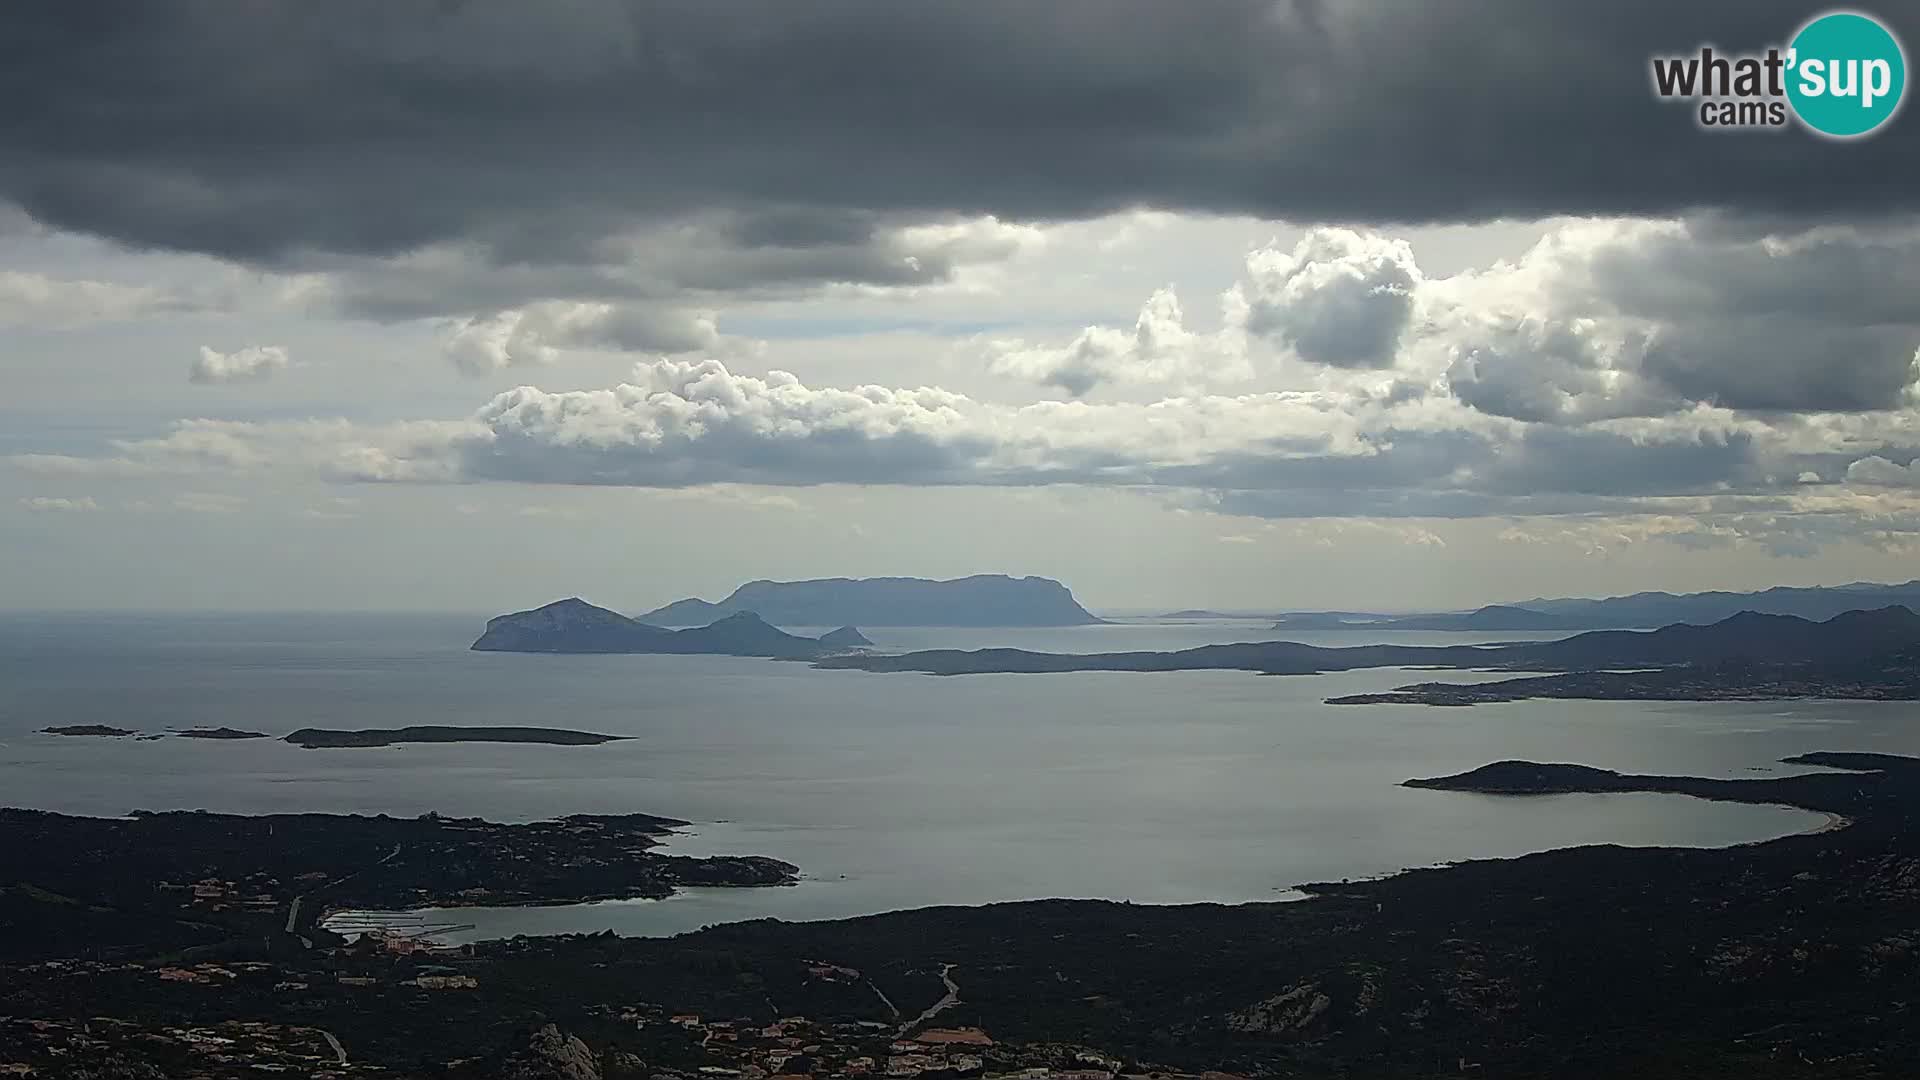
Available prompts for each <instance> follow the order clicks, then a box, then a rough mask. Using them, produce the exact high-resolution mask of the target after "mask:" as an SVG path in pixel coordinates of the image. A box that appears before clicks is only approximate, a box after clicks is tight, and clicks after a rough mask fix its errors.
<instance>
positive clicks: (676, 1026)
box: [0, 753, 1920, 1080]
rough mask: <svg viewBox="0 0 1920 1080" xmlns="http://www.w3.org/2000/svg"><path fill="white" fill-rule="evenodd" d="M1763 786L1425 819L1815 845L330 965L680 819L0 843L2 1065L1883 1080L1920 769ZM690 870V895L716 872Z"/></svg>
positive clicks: (1897, 1006) (284, 826) (1906, 965)
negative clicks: (1524, 813)
mask: <svg viewBox="0 0 1920 1080" xmlns="http://www.w3.org/2000/svg"><path fill="white" fill-rule="evenodd" d="M1788 760H1789V762H1790V763H1792V764H1797V765H1805V766H1810V767H1817V768H1819V769H1820V770H1821V771H1817V772H1816V771H1810V772H1804V773H1797V774H1793V775H1784V776H1777V777H1767V778H1764V779H1751V780H1720V779H1710V778H1699V777H1687V776H1635V775H1628V774H1620V773H1614V772H1609V771H1607V770H1602V769H1592V768H1586V767H1582V766H1577V765H1565V764H1549V763H1536V762H1524V761H1509V762H1499V763H1495V764H1493V765H1489V766H1485V767H1483V768H1480V769H1475V770H1472V771H1470V772H1467V773H1463V774H1460V775H1457V776H1451V777H1440V778H1435V779H1424V780H1414V781H1409V784H1410V785H1411V786H1415V787H1419V788H1425V789H1430V791H1429V792H1428V793H1427V794H1426V795H1424V796H1423V797H1430V798H1432V799H1435V800H1444V799H1461V798H1486V797H1500V798H1534V797H1542V796H1563V795H1566V794H1568V793H1602V794H1612V793H1634V795H1635V797H1639V795H1640V793H1646V792H1665V793H1676V794H1685V795H1692V796H1698V797H1704V798H1713V799H1731V800H1737V801H1740V802H1749V803H1763V804H1783V805H1787V806H1794V807H1800V808H1803V809H1806V810H1810V811H1815V812H1818V813H1822V814H1825V815H1828V816H1829V817H1830V818H1832V819H1834V820H1837V821H1839V822H1841V823H1843V824H1844V827H1840V828H1825V829H1812V830H1809V831H1806V832H1802V833H1798V834H1795V835H1791V836H1786V837H1782V838H1780V839H1776V840H1771V841H1768V842H1764V843H1759V844H1748V845H1741V846H1737V847H1732V848H1725V849H1687V848H1630V847H1614V846H1600V847H1585V848H1573V849H1565V850H1560V851H1550V852H1545V853H1541V854H1537V855H1530V856H1525V857H1522V858H1517V859H1501V860H1484V861H1474V862H1467V863H1461V864H1456V865H1452V866H1447V867H1440V868H1435V869H1425V870H1415V871H1409V872H1406V873H1401V874H1397V875H1393V876H1390V877H1386V878H1381V879H1372V880H1365V881H1351V882H1338V883H1325V884H1317V885H1306V886H1303V889H1304V891H1305V892H1306V893H1307V894H1308V895H1309V897H1310V899H1308V900H1306V901H1304V902H1297V903H1252V904H1240V905H1219V904H1190V905H1173V906H1160V905H1149V904H1125V903H1110V902H1104V901H1088V900H1043V901H1031V902H1025V903H1014V904H994V905H987V906H983V907H937V908H926V909H921V910H917V911H902V912H894V913H890V914H885V915H876V916H871V917H867V918H859V919H845V920H837V921H830V922H805V923H782V922H778V921H774V920H757V921H753V922H746V923H736V924H732V925H725V926H717V927H712V928H709V929H706V930H702V931H700V932H697V933H692V934H686V935H682V936H680V937H676V938H671V939H633V938H618V937H615V936H613V935H611V934H596V935H585V936H566V937H550V938H527V937H521V938H514V939H512V940H506V941H492V942H481V943H476V944H473V945H467V946H459V947H445V946H438V945H436V944H435V943H434V942H433V940H432V939H431V938H421V937H410V936H402V935H397V934H387V935H379V934H374V935H366V936H362V937H360V938H358V939H356V940H351V941H349V940H346V939H344V938H342V937H341V936H339V935H335V934H332V933H330V932H328V931H326V930H324V929H322V928H321V927H320V925H319V923H320V914H321V913H322V912H323V911H324V910H327V909H331V908H336V907H340V906H378V907H389V908H392V907H409V906H417V905H421V904H430V903H517V902H545V901H554V900H561V899H568V898H581V897H593V896H603V895H634V894H640V895H648V894H657V893H659V892H660V891H662V890H664V889H670V888H672V887H675V886H677V885H681V884H691V883H695V882H703V881H711V880H714V879H715V878H718V879H719V880H721V881H726V882H729V883H733V884H759V883H778V882H780V881H785V880H791V868H790V867H785V866H784V865H783V864H770V863H765V862H758V861H743V862H740V863H735V864H725V863H717V861H715V860H690V861H681V862H673V861H656V860H669V859H670V857H668V856H663V855H659V854H657V853H655V852H653V851H651V850H650V845H651V843H652V841H653V839H654V838H655V837H656V836H657V835H658V830H660V829H663V828H665V827H668V826H670V825H671V824H672V822H670V821H668V820H666V819H658V818H648V817H645V816H640V815H634V816H631V817H613V818H605V817H573V818H565V819H561V820H559V821H555V822H546V823H537V824H534V825H528V826H506V825H494V824H489V823H486V822H477V821H470V820H462V819H440V818H434V817H427V818H421V819H394V818H381V817H374V818H366V817H341V816H333V815H277V816H267V817H234V816H228V815H213V814H156V815H138V816H135V817H133V818H131V819H125V820H104V819H92V818H68V817H61V816H59V815H52V814H44V813H38V812H32V811H5V812H0V849H4V850H6V851H8V852H9V853H10V854H11V855H14V856H16V857H12V858H10V859H9V861H8V863H7V865H6V867H5V870H4V871H3V872H0V881H4V882H5V883H6V884H5V886H4V887H3V888H0V1066H3V1067H7V1068H9V1069H10V1070H11V1074H14V1075H23V1076H30V1077H38V1076H47V1077H53V1076H59V1077H89V1078H92V1077H100V1078H105V1077H113V1078H137V1080H165V1078H169V1077H174V1076H199V1077H209V1078H216V1080H239V1078H241V1077H249V1076H257V1075H261V1074H262V1073H280V1074H285V1075H298V1076H314V1077H320V1076H336V1077H347V1076H353V1077H369V1078H374V1080H401V1078H409V1080H424V1078H427V1077H435V1078H443V1080H534V1078H539V1080H550V1078H566V1080H641V1078H652V1080H735V1078H737V1080H745V1078H748V1077H763V1078H772V1077H778V1076H790V1077H799V1076H814V1077H822V1078H845V1080H853V1078H858V1077H879V1076H889V1077H901V1078H908V1077H920V1078H944V1077H970V1076H982V1077H996V1076H997V1077H1028V1076H1031V1077H1046V1078H1047V1080H1132V1078H1140V1080H1148V1078H1158V1080H1171V1078H1179V1077H1191V1078H1196V1080H1199V1078H1209V1080H1232V1078H1237V1077H1265V1076H1288V1077H1304V1078H1313V1080H1332V1078H1335V1077H1359V1076H1366V1077H1375V1076H1378V1077H1408V1078H1425V1080H1437V1078H1439V1077H1458V1076H1462V1075H1466V1076H1486V1077H1554V1078H1556V1080H1562V1078H1567V1080H1601V1078H1609V1080H1611V1078H1614V1077H1620V1076H1635V1077H1654V1078H1662V1080H1680V1078H1687V1080H1693V1078H1698V1077H1729V1078H1731V1077H1741V1078H1752V1080H1800V1078H1809V1077H1816V1076H1817V1077H1850V1078H1867V1077H1893V1076H1902V1075H1907V1074H1908V1073H1909V1072H1910V1071H1911V1066H1912V1063H1913V1062H1914V1061H1915V1060H1920V1025H1917V1024H1915V1023H1914V1022H1913V1016H1912V1015H1911V1014H1912V1009H1913V1003H1912V1000H1911V999H1912V993H1911V991H1912V988H1913V986H1914V985H1915V980H1916V979H1917V978H1920V934H1916V932H1915V930H1914V916H1913V913H1914V912H1915V911H1916V910H1920V828H1916V827H1915V826H1916V825H1920V760H1916V759H1912V758H1905V757H1896V756H1892V755H1884V754H1860V753H1812V754H1803V755H1799V756H1796V757H1794V758H1791V759H1788ZM706 867H711V869H709V868H706Z"/></svg>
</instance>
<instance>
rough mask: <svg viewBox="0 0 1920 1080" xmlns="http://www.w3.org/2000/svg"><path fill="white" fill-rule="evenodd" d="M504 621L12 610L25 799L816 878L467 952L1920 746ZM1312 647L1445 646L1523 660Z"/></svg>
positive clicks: (1160, 641)
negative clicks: (818, 660) (359, 824)
mask: <svg viewBox="0 0 1920 1080" xmlns="http://www.w3.org/2000/svg"><path fill="white" fill-rule="evenodd" d="M483 621H484V619H483V618H482V617H477V616H445V615H434V616H425V615H423V616H333V615H326V616H244V617H243V616H231V617H227V616H219V617H215V616H188V617H166V618H162V617H151V616H108V615H102V616H71V615H59V616H37V615H36V616H28V615H3V616H0V804H4V805H14V806H31V807H41V808H46V809H52V810H61V811H66V812H70V813H82V814H123V813H125V812H127V811H129V810H133V809H175V808H205V809H209V810H224V811H242V812H268V811H296V810H318V811H340V812H365V813H376V812H386V813H391V814H397V815H413V814H419V813H423V812H425V811H428V810H436V811H440V812H442V813H448V814H473V815H481V816H485V817H489V818H494V819H497V820H529V819H537V818H541V817H547V816H552V815H558V814H565V813H573V812H602V813H617V812H626V811H645V812H651V813H658V814H665V815H670V816H674V817H680V818H686V819H689V820H692V821H694V822H695V823H696V824H695V825H694V827H693V828H692V829H691V830H689V831H688V834H687V835H685V836H683V837H681V838H680V839H677V840H675V841H674V843H673V844H672V846H671V847H670V848H669V849H668V850H670V851H680V852H686V853H690V854H706V853H741V854H764V855H772V856H776V857H778V858H782V859H786V860H788V861H789V862H793V863H795V864H797V865H799V866H800V867H801V868H802V870H803V871H804V872H805V874H806V880H805V882H804V883H803V884H801V885H799V886H798V887H795V888H787V889H706V890H692V891H689V892H687V893H685V894H683V895H681V896H678V897H675V898H673V899H670V900H666V901H651V902H649V901H636V902H621V903H607V904H594V905H575V906H570V907H561V908H536V909H513V910H485V909H478V910H476V909H462V910H461V911H459V912H458V913H456V914H453V915H450V916H448V917H449V918H452V919H455V920H456V921H459V922H470V923H474V924H476V929H475V930H474V931H472V933H471V935H470V936H498V935H502V934H513V933H538V932H559V931H571V930H599V929H607V928H612V929H615V930H618V931H620V932H622V933H631V934H663V933H676V932H679V931H682V930H687V929H692V928H695V927H698V926H700V925H703V924H707V923H713V922H724V921H728V920H732V919H743V918H756V917H761V916H774V917H778V918H787V919H808V918H829V917H838V916H845V915H855V914H865V913H870V912H876V911H884V910H890V909H895V908H902V907H916V906H923V905H928V904H944V903H982V902H988V901H996V900H1014V899H1029V898H1036V897H1049V896H1071V897H1106V898H1112V899H1130V900H1134V901H1138V902H1151V903H1173V902H1183V901H1199V900H1218V901H1246V900H1256V899H1272V898H1275V897H1279V896H1284V895H1286V891H1287V890H1288V888H1289V887H1290V886H1292V885H1294V884H1297V883H1301V882H1306V881H1324V880H1334V879H1339V878H1349V877H1362V876H1369V875H1375V874H1381V873H1386V872H1390V871H1393V870H1396V869H1400V868H1404V867H1409V866H1420V865H1428V864H1433V863H1438V862H1445V861H1451V860H1457V859H1464V858H1474V857H1485V856H1505V855H1516V854H1521V853H1524V852H1529V851H1538V850H1543V849H1547V848H1554V847H1564V846H1568V845H1573V844H1587V843H1623V844H1689V845H1719V844H1729V843H1741V842H1747V841H1753V840H1760V839H1765V838H1769V837H1773V836H1777V835H1781V834H1784V833H1788V832H1794V831H1798V830H1802V829H1806V828H1810V827H1813V826H1816V825H1818V824H1819V823H1820V819H1819V818H1818V817H1817V816H1815V815H1810V814H1806V813H1803V812H1800V811H1794V810H1788V809H1781V808H1769V807H1750V806H1738V805H1730V804H1718V803H1708V802H1703V801H1699V800H1693V799H1687V798H1684V797H1679V796H1659V795H1618V796H1564V797H1552V798H1536V799H1527V800H1515V799H1500V798H1492V797H1484V796H1474V795H1463V794H1449V793H1440V792H1427V791H1413V790H1408V789H1405V788H1400V787H1397V786H1396V785H1397V784H1398V783H1399V781H1401V780H1403V779H1405V778H1407V777H1410V776H1431V775H1436V774H1441V773H1450V772H1457V771H1460V770H1463V769H1468V768H1472V767H1474V766H1477V765H1481V764H1485V763H1486V762H1488V761H1492V760H1497V759H1500V758H1510V757H1519V758H1532V759H1537V760H1547V761H1575V762H1582V763H1585V764H1590V765H1598V766H1603V767H1607V768H1614V769H1622V770H1632V771H1659V772H1684V773H1692V774H1704V775H1716V776H1754V775H1765V774H1766V773H1767V772H1771V771H1785V770H1786V768H1787V767H1785V766H1779V765H1777V764H1776V763H1777V760H1778V759H1779V758H1780V757H1782V756H1785V755H1789V754H1794V753H1800V752H1803V751H1808V750H1819V749H1827V750H1875V751H1887V752H1894V753H1920V722H1916V721H1920V710H1916V708H1915V706H1914V705H1912V704H1911V703H1906V704H1902V703H1869V702H1805V703H1801V702H1791V703H1764V704H1752V703H1744V704H1743V703H1684V704H1639V703H1623V702H1520V703H1514V704H1507V705H1486V706H1479V707H1476V708H1470V709H1434V708H1420V707H1405V706H1399V707H1396V706H1371V707H1351V706H1348V707H1337V706H1328V705H1323V704H1321V700H1322V699H1323V698H1326V697H1329V696H1332V695H1336V694H1347V693H1354V692H1358V691H1364V690H1373V689H1382V688H1386V687H1390V686H1393V685H1396V684H1399V683H1404V682H1407V681H1411V680H1413V679H1417V678H1426V677H1430V676H1426V675H1423V674H1419V673H1409V672H1405V671H1363V672H1350V673H1343V674H1336V675H1324V676H1290V677H1261V676H1255V675H1250V674H1245V673H1239V672H1179V673H1165V674H1139V673H1124V672H1116V673H1083V674H1066V675H976V676H964V677H959V678H934V677H928V676H921V675H875V674H868V673H864V672H849V671H816V670H813V669H811V668H808V667H806V666H804V665H801V664H789V663H778V662H774V661H765V660H749V659H736V658H729V657H668V656H518V655H510V654H501V653H472V652H468V651H467V649H466V646H467V644H468V643H469V642H470V641H471V640H472V638H473V637H474V635H475V634H477V633H478V632H479V629H480V624H481V623H482V622H483ZM867 633H868V636H870V637H872V638H873V639H874V640H875V641H876V642H877V643H878V644H879V645H881V646H883V647H886V648H897V649H909V648H922V647H929V646H958V647H980V646H986V645H1008V646H1018V647H1026V648H1036V649H1049V650H1059V651H1104V650H1110V649H1167V648H1181V647H1186V646H1190V645H1198V644H1205V643H1208V642H1219V641H1245V640H1259V639H1261V638H1264V637H1268V636H1271V635H1269V634H1267V633H1265V628H1264V624H1260V623H1226V622H1214V623H1193V624H1166V623H1129V624H1124V625H1115V626H1098V627H1082V628H1074V629H1067V630H944V629H903V630H893V629H885V628H881V629H872V630H868V631H867ZM1287 636H1288V637H1289V638H1291V639H1294V640H1309V641H1317V642H1322V643H1328V644H1361V643H1364V642H1367V641H1380V640H1394V641H1404V642H1410V643H1411V642H1420V643H1433V644H1443V643H1453V642H1460V641H1466V640H1478V641H1484V640H1492V639H1494V638H1497V637H1498V636H1499V635H1473V636H1471V637H1468V636H1464V635H1451V634H1437V633H1425V634H1420V633H1403V634H1398V635H1380V634H1375V635H1365V634H1358V633H1347V634H1288V635H1287ZM1514 636H1517V635H1514ZM1448 677H1453V676H1452V675H1449V676H1448ZM1464 677H1470V676H1464ZM84 723H101V724H111V725H114V726H119V727H129V728H138V729H141V730H145V731H161V730H164V729H167V728H180V727H190V726H196V725H204V726H214V725H227V726H231V727H238V728H249V729H253V730H258V731H265V732H269V733H272V734H275V735H279V734H284V733H286V732H288V731H292V730H293V729H295V728H299V727H306V726H326V727H395V726H401V725H406V724H473V725H479V724H520V725H536V726H553V727H569V728H579V729H584V730H588V731H598V732H606V733H609V734H618V735H630V736H633V738H632V739H631V740H629V741H625V742H618V743H610V744H607V745H605V746H599V747H548V746H512V745H487V744H469V745H443V746H405V747H391V748H384V749H372V750H301V749H298V748H296V747H292V746H289V745H287V744H285V743H281V742H278V741H267V740H256V741H250V742H212V741H202V740H191V739H162V740H158V741H152V742H139V741H134V740H130V739H94V738H71V737H57V736H50V735H41V734H36V733H35V730H36V729H38V728H41V727H45V726H47V725H49V724H84Z"/></svg>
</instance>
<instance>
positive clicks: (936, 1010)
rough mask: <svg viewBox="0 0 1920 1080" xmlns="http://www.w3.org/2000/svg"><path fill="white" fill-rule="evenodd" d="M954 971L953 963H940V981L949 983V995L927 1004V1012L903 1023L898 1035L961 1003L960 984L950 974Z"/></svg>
mask: <svg viewBox="0 0 1920 1080" xmlns="http://www.w3.org/2000/svg"><path fill="white" fill-rule="evenodd" d="M952 971H953V965H952V964H941V965H940V981H941V982H943V983H946V984H947V996H946V997H943V998H941V999H940V1000H939V1001H936V1002H934V1003H933V1004H931V1005H929V1006H927V1011H926V1012H923V1013H921V1014H920V1015H919V1016H916V1017H914V1018H913V1019H911V1020H909V1021H907V1022H906V1023H904V1024H901V1025H900V1030H899V1032H898V1033H897V1034H898V1035H905V1034H906V1033H907V1032H909V1031H912V1030H913V1029H914V1028H917V1027H919V1026H920V1025H922V1024H924V1023H926V1022H927V1021H929V1020H931V1019H933V1018H934V1017H936V1016H938V1015H940V1014H941V1013H942V1012H945V1011H946V1010H948V1009H951V1008H953V1007H954V1006H955V1005H958V1004H960V984H958V983H956V982H954V981H953V979H952V977H951V975H950V974H949V973H950V972H952Z"/></svg>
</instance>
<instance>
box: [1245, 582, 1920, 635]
mask: <svg viewBox="0 0 1920 1080" xmlns="http://www.w3.org/2000/svg"><path fill="white" fill-rule="evenodd" d="M1890 605H1895V606H1900V607H1909V608H1916V609H1920V580H1915V581H1908V582H1903V583H1899V584H1891V585H1881V584H1875V583H1872V582H1854V583H1853V584H1850V585H1831V586H1818V587H1808V588H1789V587H1786V586H1779V587H1775V588H1771V589H1764V590H1761V591H1759V592H1698V593H1668V592H1639V593H1633V594H1631V595H1627V596H1610V597H1606V598H1604V599H1582V598H1559V599H1544V598H1537V599H1533V600H1525V601H1522V602H1520V603H1517V604H1489V605H1488V606H1486V607H1482V608H1479V609H1476V610H1474V611H1441V612H1422V613H1417V614H1412V615H1382V614H1369V613H1366V612H1357V611H1293V612H1286V613H1283V614H1281V615H1279V616H1276V621H1275V623H1274V626H1273V628H1274V629H1275V630H1449V631H1469V632H1471V631H1489V632H1492V631H1519V632H1523V633H1524V632H1530V631H1535V630H1541V631H1553V630H1605V629H1635V628H1643V629H1644V628H1653V627H1662V626H1671V625H1674V624H1675V623H1692V624H1694V625H1696V626H1704V625H1706V624H1708V623H1716V622H1720V621H1721V620H1723V619H1728V618H1731V617H1733V616H1735V615H1738V614H1740V613H1742V612H1755V613H1758V614H1761V615H1793V616H1797V617H1799V618H1802V619H1812V620H1814V621H1816V622H1817V621H1820V620H1823V619H1831V618H1833V617H1834V616H1835V615H1839V614H1841V613H1843V612H1848V611H1859V610H1862V609H1867V608H1878V607H1887V606H1890Z"/></svg>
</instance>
